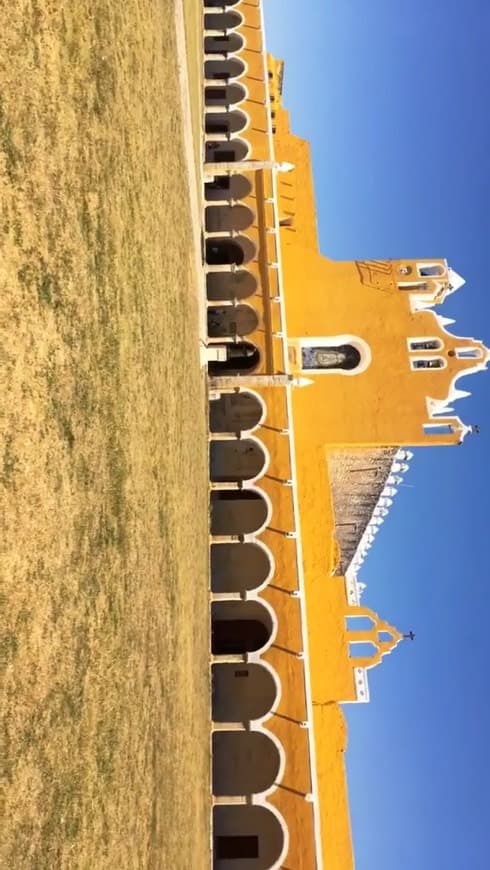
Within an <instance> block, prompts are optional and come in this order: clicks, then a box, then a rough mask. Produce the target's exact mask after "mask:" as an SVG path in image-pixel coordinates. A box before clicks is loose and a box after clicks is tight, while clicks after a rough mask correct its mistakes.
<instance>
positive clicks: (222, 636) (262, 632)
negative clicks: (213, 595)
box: [211, 600, 272, 655]
mask: <svg viewBox="0 0 490 870" xmlns="http://www.w3.org/2000/svg"><path fill="white" fill-rule="evenodd" d="M271 635H272V619H271V615H270V613H269V611H268V610H267V608H266V607H264V605H263V604H261V603H260V601H252V600H251V601H213V603H212V605H211V637H212V642H211V650H212V653H213V655H244V654H245V653H252V652H257V651H258V650H260V649H262V647H264V646H265V645H266V644H267V643H268V641H269V640H270V638H271Z"/></svg>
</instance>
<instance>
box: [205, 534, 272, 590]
mask: <svg viewBox="0 0 490 870" xmlns="http://www.w3.org/2000/svg"><path fill="white" fill-rule="evenodd" d="M270 573H271V557H270V555H269V554H268V553H267V551H266V550H264V549H263V548H262V547H259V546H258V544H253V543H249V542H247V543H245V544H212V546H211V589H212V591H213V592H240V593H244V592H248V591H249V590H251V589H256V588H257V587H258V586H262V584H263V583H264V581H265V580H266V578H267V577H268V576H269V575H270Z"/></svg>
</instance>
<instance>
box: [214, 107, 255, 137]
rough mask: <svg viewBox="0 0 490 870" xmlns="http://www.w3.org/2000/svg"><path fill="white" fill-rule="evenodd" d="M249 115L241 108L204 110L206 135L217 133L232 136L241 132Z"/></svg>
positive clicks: (246, 124)
mask: <svg viewBox="0 0 490 870" xmlns="http://www.w3.org/2000/svg"><path fill="white" fill-rule="evenodd" d="M248 123H249V117H248V115H247V113H246V112H244V111H243V109H232V110H231V111H230V112H228V111H226V112H209V111H208V112H206V114H205V116H204V130H205V133H207V134H208V136H212V135H213V134H219V135H221V136H232V135H233V134H234V133H241V132H242V130H245V128H246V127H247V126H248Z"/></svg>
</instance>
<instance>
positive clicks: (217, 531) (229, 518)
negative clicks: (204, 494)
mask: <svg viewBox="0 0 490 870" xmlns="http://www.w3.org/2000/svg"><path fill="white" fill-rule="evenodd" d="M269 516H270V509H269V505H268V503H267V501H266V498H265V494H264V493H261V492H258V491H257V490H255V489H243V490H240V491H233V490H228V489H225V490H214V491H213V492H212V493H211V534H213V535H251V534H253V533H254V532H258V531H259V529H262V528H263V527H264V525H265V524H266V523H267V522H268V519H269Z"/></svg>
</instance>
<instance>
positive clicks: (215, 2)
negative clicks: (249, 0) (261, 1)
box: [204, 0, 241, 9]
mask: <svg viewBox="0 0 490 870" xmlns="http://www.w3.org/2000/svg"><path fill="white" fill-rule="evenodd" d="M240 2H241V0H204V7H205V8H211V7H214V6H219V7H220V9H224V8H228V7H229V6H236V5H237V4H238V3H240Z"/></svg>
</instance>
